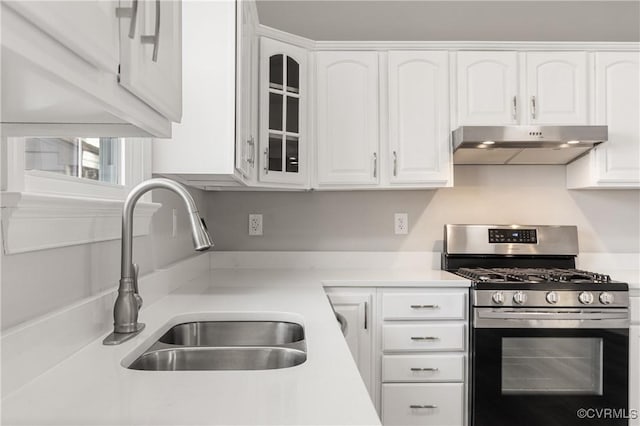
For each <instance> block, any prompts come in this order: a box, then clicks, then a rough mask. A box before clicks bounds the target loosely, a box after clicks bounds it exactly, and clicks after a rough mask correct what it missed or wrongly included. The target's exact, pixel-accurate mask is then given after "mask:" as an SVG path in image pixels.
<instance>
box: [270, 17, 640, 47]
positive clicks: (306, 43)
mask: <svg viewBox="0 0 640 426" xmlns="http://www.w3.org/2000/svg"><path fill="white" fill-rule="evenodd" d="M258 35H259V36H263V37H269V38H272V39H274V40H279V41H282V42H285V43H289V44H293V45H295V46H299V47H303V48H305V49H308V50H312V51H320V50H383V51H384V50H449V51H458V50H510V51H512V50H515V51H518V50H522V51H548V50H552V51H574V50H578V51H587V52H591V51H594V52H595V51H598V52H604V51H615V52H624V51H637V50H640V43H638V42H608V41H607V42H599V41H584V42H583V41H563V42H556V41H419V40H416V41H411V40H408V41H382V40H381V41H375V40H374V41H357V40H353V41H351V40H344V41H343V40H338V41H322V40H312V39H309V38H306V37H302V36H298V35H295V34H291V33H288V32H286V31H282V30H279V29H277V28H272V27H269V26H267V25H263V24H260V25H259V26H258Z"/></svg>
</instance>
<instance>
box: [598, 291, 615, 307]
mask: <svg viewBox="0 0 640 426" xmlns="http://www.w3.org/2000/svg"><path fill="white" fill-rule="evenodd" d="M600 303H602V304H603V305H610V304H612V303H613V294H611V293H607V292H606V291H603V292H602V293H600Z"/></svg>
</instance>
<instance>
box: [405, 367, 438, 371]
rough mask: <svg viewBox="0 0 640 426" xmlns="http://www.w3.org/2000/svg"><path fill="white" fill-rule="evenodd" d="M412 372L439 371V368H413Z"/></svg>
mask: <svg viewBox="0 0 640 426" xmlns="http://www.w3.org/2000/svg"><path fill="white" fill-rule="evenodd" d="M411 371H438V368H434V367H426V368H418V367H411Z"/></svg>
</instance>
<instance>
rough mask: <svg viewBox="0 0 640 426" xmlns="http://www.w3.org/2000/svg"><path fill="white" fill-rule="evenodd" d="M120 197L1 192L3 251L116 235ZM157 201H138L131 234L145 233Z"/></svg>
mask: <svg viewBox="0 0 640 426" xmlns="http://www.w3.org/2000/svg"><path fill="white" fill-rule="evenodd" d="M122 206H123V201H119V200H105V199H98V198H96V199H89V198H85V197H71V196H69V197H65V196H60V195H56V196H52V195H43V194H33V193H26V192H5V193H3V194H2V205H1V207H2V208H1V221H2V243H3V250H4V253H5V254H16V253H24V252H30V251H35V250H45V249H52V248H58V247H66V246H71V245H77V244H89V243H94V242H98V241H108V240H115V239H118V238H120V235H121V226H122ZM160 207H161V204H159V203H149V202H141V203H138V204H137V206H136V209H135V211H134V226H133V232H134V236H141V235H147V234H149V232H150V228H151V218H152V216H153V214H154V213H155V212H156V211H157V210H158V209H159V208H160Z"/></svg>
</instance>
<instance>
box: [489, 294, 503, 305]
mask: <svg viewBox="0 0 640 426" xmlns="http://www.w3.org/2000/svg"><path fill="white" fill-rule="evenodd" d="M491 300H493V303H495V304H496V305H502V304H503V303H504V293H503V292H501V291H496V292H495V293H493V295H492V296H491Z"/></svg>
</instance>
